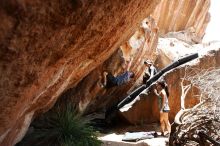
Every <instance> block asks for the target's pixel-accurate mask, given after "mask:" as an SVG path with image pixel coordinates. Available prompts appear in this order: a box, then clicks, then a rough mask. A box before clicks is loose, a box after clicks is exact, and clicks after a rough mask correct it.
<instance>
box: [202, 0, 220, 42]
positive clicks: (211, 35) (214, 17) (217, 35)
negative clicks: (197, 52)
mask: <svg viewBox="0 0 220 146" xmlns="http://www.w3.org/2000/svg"><path fill="white" fill-rule="evenodd" d="M209 12H210V14H211V20H210V22H209V24H208V26H207V29H206V34H205V36H204V38H203V42H209V41H215V40H218V41H220V0H211V7H210V9H209Z"/></svg>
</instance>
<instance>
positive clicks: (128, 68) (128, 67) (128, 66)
mask: <svg viewBox="0 0 220 146" xmlns="http://www.w3.org/2000/svg"><path fill="white" fill-rule="evenodd" d="M132 61H133V59H132V58H131V59H130V60H129V62H128V64H127V69H126V70H127V71H129V70H130V68H131V63H132Z"/></svg>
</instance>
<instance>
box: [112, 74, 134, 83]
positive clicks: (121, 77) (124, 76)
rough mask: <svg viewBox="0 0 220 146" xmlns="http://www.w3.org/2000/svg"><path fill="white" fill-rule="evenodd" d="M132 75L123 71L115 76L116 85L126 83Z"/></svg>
mask: <svg viewBox="0 0 220 146" xmlns="http://www.w3.org/2000/svg"><path fill="white" fill-rule="evenodd" d="M132 75H133V73H132V72H130V71H126V72H125V73H123V74H121V75H118V76H117V77H115V82H116V84H117V85H118V86H119V85H122V84H124V83H127V82H128V81H130V79H131V76H132Z"/></svg>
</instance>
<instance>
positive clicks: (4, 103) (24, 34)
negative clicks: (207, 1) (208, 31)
mask: <svg viewBox="0 0 220 146" xmlns="http://www.w3.org/2000/svg"><path fill="white" fill-rule="evenodd" d="M158 1H159V0H156V1H155V0H154V1H153V0H145V1H142V0H130V1H124V0H123V1H122V0H116V1H93V2H91V1H88V0H84V1H81V0H62V1H60V0H53V1H44V0H34V1H33V0H31V1H30V0H22V1H14V0H2V1H1V2H0V17H1V23H0V44H1V45H0V46H1V49H0V99H1V102H0V145H2V146H6V145H7V146H10V145H14V144H15V143H16V142H18V141H19V140H20V139H21V138H22V136H23V135H24V134H25V132H26V129H27V127H28V126H29V124H30V122H31V120H32V117H33V116H34V115H35V114H36V113H37V112H39V111H42V110H43V111H45V110H48V109H49V108H50V107H52V106H53V104H54V103H55V102H56V100H57V97H58V96H59V95H60V94H61V93H63V92H64V91H66V90H67V89H68V88H70V87H74V86H76V85H77V83H79V82H80V81H81V80H82V79H83V78H84V77H85V76H86V75H88V74H89V73H90V72H91V71H92V70H93V69H95V68H96V67H98V66H99V65H100V64H102V63H103V62H104V61H105V60H107V59H108V58H109V57H110V56H111V55H112V54H113V53H114V52H115V51H116V50H117V48H118V47H119V46H120V45H121V44H123V43H124V42H125V41H127V40H128V38H130V37H131V36H132V34H133V33H134V31H135V30H136V28H137V27H138V26H139V25H140V22H141V21H142V20H143V19H144V18H145V17H147V16H148V15H149V14H150V13H151V12H152V11H153V9H154V8H155V6H156V4H157V3H158Z"/></svg>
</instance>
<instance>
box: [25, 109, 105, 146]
mask: <svg viewBox="0 0 220 146" xmlns="http://www.w3.org/2000/svg"><path fill="white" fill-rule="evenodd" d="M32 126H33V127H34V130H33V132H31V133H30V134H27V136H26V137H25V138H24V140H23V141H22V144H21V145H22V146H24V145H33V146H100V145H101V141H99V140H98V139H97V133H96V132H95V131H94V129H93V127H91V126H89V123H88V122H86V121H85V120H84V119H83V118H82V117H81V116H80V115H77V114H76V112H75V110H74V108H72V107H71V106H67V107H66V108H65V109H62V110H61V108H57V109H56V110H54V111H50V112H47V113H46V114H44V115H43V116H42V117H40V118H39V119H38V120H37V121H35V122H33V124H32Z"/></svg>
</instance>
